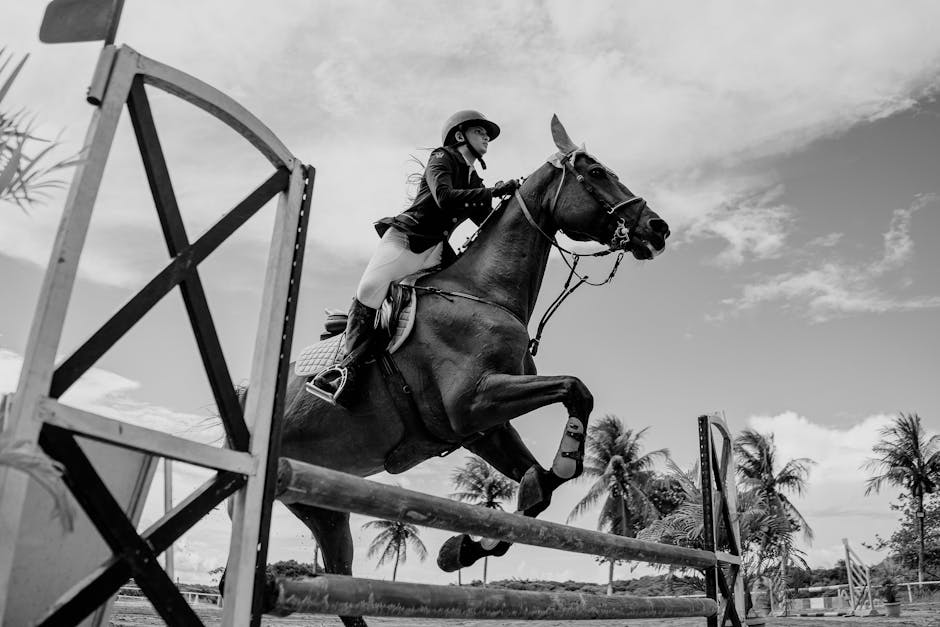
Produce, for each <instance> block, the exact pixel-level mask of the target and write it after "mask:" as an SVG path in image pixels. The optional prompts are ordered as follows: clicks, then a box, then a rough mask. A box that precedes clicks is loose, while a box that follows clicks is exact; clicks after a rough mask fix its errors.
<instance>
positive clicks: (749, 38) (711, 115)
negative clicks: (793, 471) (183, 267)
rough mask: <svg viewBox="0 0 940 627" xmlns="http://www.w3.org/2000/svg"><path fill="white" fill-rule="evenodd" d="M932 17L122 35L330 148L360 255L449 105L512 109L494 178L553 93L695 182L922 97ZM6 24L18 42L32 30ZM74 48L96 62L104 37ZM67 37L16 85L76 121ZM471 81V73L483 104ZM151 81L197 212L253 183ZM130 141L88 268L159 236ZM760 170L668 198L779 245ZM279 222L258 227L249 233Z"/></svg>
mask: <svg viewBox="0 0 940 627" xmlns="http://www.w3.org/2000/svg"><path fill="white" fill-rule="evenodd" d="M40 9H41V7H40V6H38V5H37V6H36V7H31V8H18V9H17V12H16V13H14V14H13V15H12V20H11V23H12V22H17V23H20V24H38V21H39V13H40ZM938 18H940V6H938V5H937V4H936V3H931V2H922V3H911V4H909V5H906V10H905V11H897V10H896V7H894V6H893V5H892V4H891V3H887V2H868V3H865V4H864V6H863V7H861V8H860V7H859V5H858V4H857V3H854V2H833V3H827V4H826V5H825V6H824V7H814V8H813V10H811V11H810V10H808V9H800V8H794V7H791V6H788V5H779V6H777V5H772V4H761V5H754V6H753V7H751V6H741V5H740V4H739V3H731V2H717V3H707V4H696V3H688V4H684V5H683V6H682V7H681V9H680V8H679V7H675V8H673V9H672V10H669V11H663V10H662V8H661V7H654V6H652V5H644V4H631V5H629V6H627V5H624V4H622V3H617V2H612V1H606V2H602V3H600V4H598V5H596V7H595V10H594V11H591V12H583V11H577V10H574V9H573V8H572V7H571V6H570V5H568V4H567V3H565V2H559V1H551V2H544V3H541V2H525V3H522V2H520V3H512V4H511V5H506V4H505V3H500V2H493V1H490V2H483V3H477V4H474V5H472V6H470V5H461V4H448V5H446V6H443V5H442V6H439V7H438V6H434V7H428V6H425V5H409V4H404V5H403V4H401V3H393V2H379V3H375V2H362V1H358V2H342V3H340V2H322V3H314V4H311V3H305V2H299V1H295V2H290V3H287V4H286V5H283V6H282V10H280V11H277V12H270V11H264V10H262V9H260V8H258V7H257V6H256V5H253V4H251V3H245V2H240V3H237V4H236V5H233V4H232V3H231V2H226V3H222V2H221V1H217V2H206V3H198V4H195V5H194V4H192V3H185V2H181V1H176V2H150V3H148V2H141V3H138V4H135V5H134V7H131V8H129V9H128V10H126V11H125V14H124V17H123V23H122V25H121V32H120V34H121V38H122V39H123V40H126V41H128V42H131V43H132V44H133V45H135V47H137V48H138V49H140V50H141V51H143V52H144V53H145V54H147V55H148V56H152V57H153V58H156V59H160V60H161V61H164V62H166V63H169V64H171V65H175V66H178V67H180V68H182V69H184V70H185V71H187V72H190V73H192V74H193V75H195V76H198V77H200V78H202V79H203V80H206V81H207V82H209V83H210V84H213V85H215V86H217V87H219V88H220V89H222V90H223V91H225V92H227V93H229V94H231V95H232V96H233V97H235V98H236V99H238V100H240V101H241V102H242V103H243V104H244V105H245V106H246V107H247V108H248V109H250V110H251V111H253V112H254V113H255V114H256V115H258V117H259V118H260V119H262V120H264V121H266V122H268V123H269V124H270V125H271V127H272V129H273V130H274V131H275V132H276V133H277V134H278V135H280V136H281V137H282V138H283V139H284V140H285V142H286V143H287V145H288V146H289V147H290V148H291V149H293V150H294V151H295V152H296V154H297V155H298V156H300V157H301V158H302V159H304V160H305V161H308V162H311V163H313V164H314V165H316V166H317V168H318V182H317V189H316V191H315V198H314V214H313V219H312V224H311V237H312V239H313V241H314V242H315V243H316V244H317V249H316V250H317V252H318V253H320V252H322V253H323V254H324V255H332V256H338V255H341V256H343V257H349V256H353V257H356V258H364V257H366V256H367V255H368V253H369V251H371V248H372V245H373V234H372V232H371V229H370V228H369V222H371V220H373V219H375V218H377V217H380V216H382V215H387V214H390V213H394V212H396V211H397V210H398V209H399V208H400V206H401V204H402V201H403V199H404V178H405V174H406V173H407V172H405V171H404V170H407V166H406V165H405V164H406V163H407V155H408V154H409V153H411V152H414V151H415V149H416V148H418V147H422V146H431V145H434V144H436V143H437V142H438V132H439V124H440V122H441V120H443V119H444V118H445V117H446V116H447V115H448V114H449V113H451V112H452V111H453V110H456V109H460V108H465V107H468V106H473V107H476V108H480V109H482V110H484V111H485V112H487V113H488V114H489V115H491V116H492V117H493V118H495V119H497V120H498V121H499V122H500V123H501V124H502V126H503V128H504V130H505V132H504V134H503V136H502V137H501V138H500V139H499V142H498V144H494V151H493V153H492V155H491V157H490V159H488V161H489V162H490V169H489V171H488V177H487V178H488V180H497V179H499V178H504V179H505V178H508V177H515V176H519V175H520V174H525V173H526V172H527V171H528V170H527V169H526V168H528V169H529V170H531V169H534V168H535V167H536V166H537V165H538V164H539V162H540V160H541V159H542V157H543V156H544V153H545V152H546V149H550V140H549V136H548V120H549V118H550V116H551V114H552V113H553V112H556V111H557V112H558V113H559V114H561V116H562V118H563V119H564V120H565V121H566V122H567V123H568V124H569V130H571V132H572V134H573V136H574V137H576V138H577V139H578V140H579V141H581V140H586V141H587V142H588V143H589V144H590V145H591V146H592V149H594V150H595V151H596V152H597V154H598V155H600V156H601V158H603V159H605V161H606V162H607V163H608V165H610V166H611V167H612V168H613V169H614V170H616V171H618V172H619V173H620V174H621V177H622V178H623V179H624V180H625V181H627V182H628V184H629V185H631V186H634V187H636V188H637V190H636V191H638V193H641V194H644V195H647V196H649V195H650V194H648V193H647V188H650V187H654V188H655V187H661V186H660V185H659V183H658V182H661V181H663V180H665V179H666V178H669V177H672V176H677V177H678V178H679V179H682V180H691V179H690V177H692V175H693V174H694V173H695V172H696V171H698V170H699V169H700V168H703V167H705V166H708V165H710V164H712V165H713V164H722V165H723V166H724V167H726V168H733V166H735V164H741V163H743V162H745V161H747V160H749V159H753V158H754V157H759V156H766V155H776V154H783V153H788V152H791V151H794V150H797V149H799V148H800V147H802V146H804V145H806V144H807V143H808V142H811V141H813V140H814V139H817V138H819V137H823V136H827V135H831V134H833V133H838V132H841V131H844V130H845V129H847V128H850V127H851V126H853V125H855V124H857V123H859V122H863V121H868V120H872V119H877V118H879V117H884V116H887V115H890V114H892V113H894V112H897V111H900V110H903V109H905V108H907V107H910V106H911V105H912V104H913V103H914V102H915V101H916V100H917V99H918V98H919V97H921V96H923V95H924V94H925V93H928V92H931V91H932V90H934V89H935V88H936V86H937V76H938V63H937V61H938V55H940V42H938V41H937V40H936V38H935V37H933V32H932V31H931V29H930V25H931V24H933V23H935V22H936V21H937V19H938ZM207 24H211V25H212V28H206V25H207ZM872 25H877V29H878V34H879V36H878V37H877V38H872V37H870V32H871V27H872ZM20 30H23V29H20ZM416 33H420V36H415V34H416ZM11 37H12V39H10V41H11V43H12V44H13V45H21V46H34V45H35V44H33V43H32V40H31V39H25V38H24V36H22V35H20V34H16V33H11ZM835 41H837V42H838V45H834V44H833V42H835ZM73 48H75V49H76V50H77V51H78V56H77V59H78V60H80V61H81V60H84V61H83V62H84V63H86V64H87V67H88V71H89V72H90V71H91V65H92V60H93V50H91V49H90V48H89V49H87V50H86V49H85V48H82V47H74V46H73ZM62 50H63V48H62V47H47V48H37V51H36V53H35V55H34V58H33V59H32V60H31V63H30V65H29V66H28V67H27V72H26V74H24V76H23V78H22V79H21V80H20V81H18V85H17V90H16V91H15V92H11V98H13V97H14V96H16V97H19V98H22V99H23V101H24V102H29V103H30V104H31V106H33V107H34V108H36V109H37V110H38V112H40V113H41V114H42V117H43V119H45V120H48V121H49V123H51V124H58V125H67V126H69V127H70V128H72V129H81V128H83V127H84V124H85V122H84V120H85V119H87V118H86V116H87V109H86V108H82V106H81V99H80V96H79V95H80V94H81V93H82V91H83V90H84V86H85V82H87V78H86V77H85V76H84V75H81V74H82V73H81V72H77V73H76V71H75V68H76V57H67V56H66V55H63V54H62ZM468 85H473V86H478V87H479V89H474V90H473V92H472V97H469V100H468ZM72 96H74V98H72ZM70 98H71V100H70ZM153 99H154V105H155V108H158V109H159V110H157V111H155V113H157V118H158V125H159V127H160V130H161V139H162V140H163V141H164V143H165V144H166V145H167V146H166V148H167V152H168V161H169V162H170V165H171V172H172V174H173V177H174V182H175V183H176V184H177V187H178V190H179V192H180V196H181V203H182V204H185V206H186V209H187V211H186V215H187V216H188V217H187V220H192V221H193V222H194V223H196V224H208V223H209V222H210V220H209V218H210V217H213V216H215V215H216V213H214V212H218V211H220V210H222V208H224V207H225V205H226V203H225V202H221V203H219V202H215V201H219V200H221V199H222V198H225V199H227V198H228V196H229V195H233V196H234V197H235V198H238V197H240V196H238V195H235V194H234V191H235V190H244V185H245V182H246V181H253V180H254V175H253V174H252V173H253V172H254V169H252V168H254V166H250V165H249V163H254V162H252V161H251V158H249V157H248V156H242V153H240V152H238V151H237V150H235V149H234V148H232V146H233V144H232V143H231V141H234V140H231V135H232V134H231V132H230V131H228V130H224V129H223V127H222V126H221V125H219V124H217V123H212V122H209V121H208V119H207V118H206V116H204V115H202V114H194V113H192V112H187V109H186V107H184V106H182V105H176V104H175V103H174V104H169V101H171V100H172V99H170V98H167V97H160V96H159V95H154V97H153ZM72 101H74V102H72ZM75 132H80V131H73V134H74V133H75ZM129 137H130V135H129V132H128V131H127V129H126V128H125V129H124V130H123V131H122V132H121V133H119V139H120V140H121V142H123V144H121V145H116V147H115V150H114V151H113V153H112V155H111V160H110V163H109V176H108V177H106V178H107V179H108V180H110V181H111V184H112V185H114V186H116V187H115V190H114V192H113V193H111V194H110V195H109V194H103V195H102V197H101V199H100V200H99V204H100V205H101V207H99V210H96V226H99V225H100V227H101V228H103V229H104V230H105V231H108V233H107V236H106V237H103V238H102V248H101V249H100V251H97V252H91V251H89V252H88V253H86V254H87V255H89V256H90V258H89V259H88V260H87V262H86V263H87V269H86V268H84V267H83V276H85V277H86V278H88V279H90V280H93V281H97V282H101V283H106V284H110V285H115V284H116V285H129V284H131V283H133V282H134V281H135V280H140V279H142V278H143V277H145V276H147V273H146V272H144V268H145V267H149V265H150V264H152V263H156V260H157V259H159V258H158V257H157V253H162V251H161V250H160V249H159V246H158V247H157V248H156V249H154V250H151V251H149V252H148V249H147V248H146V246H129V245H122V244H121V242H125V243H126V242H141V241H144V239H145V238H144V230H143V225H144V224H147V225H150V224H151V223H152V219H153V218H152V215H151V214H149V211H143V212H140V211H136V210H133V209H136V208H138V207H142V208H146V207H147V206H148V205H147V204H145V203H149V199H147V198H146V196H137V195H135V196H131V195H130V192H128V191H127V188H129V187H130V186H131V185H134V186H137V187H138V188H140V189H145V188H146V183H145V182H144V181H143V179H142V176H141V174H140V168H139V166H138V165H136V164H137V163H138V161H137V160H138V159H139V157H138V156H137V155H136V154H135V152H136V149H134V147H133V146H132V145H131V144H130V143H129V142H130V139H129ZM227 137H228V138H229V139H226V138H227ZM238 141H240V140H238ZM119 143H120V142H119ZM125 144H126V145H125ZM249 152H250V151H249ZM112 173H113V174H112ZM728 176H734V174H733V172H731V171H730V170H726V171H725V172H724V173H722V174H721V175H720V176H719V179H721V180H720V181H719V182H717V183H715V187H716V189H720V188H727V187H729V185H727V184H724V185H722V181H723V179H724V178H726V177H728ZM693 178H694V177H693ZM108 180H106V183H108ZM752 182H753V183H754V184H755V187H752V188H747V189H743V188H741V186H740V184H739V183H740V181H739V182H735V183H733V184H732V185H730V186H731V187H733V188H736V190H735V191H736V193H737V195H736V196H735V198H738V199H747V200H749V202H748V203H744V204H739V203H736V201H732V202H728V199H727V198H716V199H715V201H714V202H707V203H701V202H691V201H693V200H696V199H698V200H700V199H701V198H700V197H698V196H696V195H695V194H693V195H692V196H689V195H688V193H687V192H683V191H682V190H680V189H674V190H672V193H671V195H672V197H673V198H674V199H677V200H678V197H679V196H680V195H683V194H684V195H685V197H686V202H685V203H684V204H685V205H686V206H687V207H688V212H689V214H690V215H688V216H687V217H686V220H685V223H686V224H688V225H689V226H690V227H692V228H694V229H698V230H699V231H700V232H701V234H702V235H703V236H707V237H710V238H721V239H724V240H726V241H727V242H728V246H727V249H726V250H725V251H724V252H722V253H721V254H720V255H719V257H718V259H717V261H718V262H719V263H722V264H725V265H728V264H737V263H741V262H742V261H744V260H747V259H751V258H754V259H767V258H772V257H774V256H776V255H778V254H779V251H780V250H781V247H782V245H783V238H784V237H785V236H786V232H787V228H788V226H787V225H788V222H789V215H790V211H789V209H788V208H787V207H784V206H780V205H778V204H776V203H774V202H773V201H772V200H770V199H767V198H763V195H764V194H766V193H768V192H767V191H766V190H773V189H774V184H775V183H774V181H773V180H772V177H771V178H770V180H761V181H752ZM685 189H686V190H687V189H689V188H688V186H686V187H685ZM244 191H247V190H244ZM239 193H242V192H239ZM770 193H771V195H772V192H770ZM184 201H185V202H184ZM52 206H57V205H56V204H55V203H53V205H52ZM36 213H37V216H36V217H35V218H34V219H33V221H32V222H27V221H15V222H14V223H13V224H11V225H10V227H9V228H5V229H4V231H3V234H0V247H2V249H3V250H4V252H5V254H8V255H11V256H14V257H17V258H23V259H28V260H30V261H32V262H34V263H37V264H43V263H45V262H46V261H47V257H48V253H47V251H48V249H49V246H50V243H51V241H52V234H53V233H54V231H55V224H54V222H55V220H54V219H53V220H47V219H46V217H45V216H39V215H38V214H39V212H36ZM46 213H51V212H46ZM679 221H680V222H682V220H681V218H680V219H679ZM706 225H707V226H709V230H708V232H707V233H706V232H705V231H704V230H703V227H704V226H706ZM674 232H677V231H674ZM677 233H678V232H677ZM268 234H269V230H266V229H264V228H261V227H258V228H257V230H256V231H252V233H251V238H252V239H253V241H254V240H257V241H261V239H262V238H266V237H267V236H268ZM157 243H159V241H157ZM248 250H249V251H250V252H251V254H253V255H259V254H260V253H259V252H258V251H255V250H254V249H251V248H249V249H248ZM160 263H162V261H160Z"/></svg>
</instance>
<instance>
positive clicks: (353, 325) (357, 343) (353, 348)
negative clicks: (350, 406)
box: [307, 299, 377, 405]
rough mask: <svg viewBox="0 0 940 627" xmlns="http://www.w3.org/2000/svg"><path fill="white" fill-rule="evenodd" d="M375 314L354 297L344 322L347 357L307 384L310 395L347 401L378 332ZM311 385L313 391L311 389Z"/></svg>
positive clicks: (337, 401) (336, 400)
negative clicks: (376, 331)
mask: <svg viewBox="0 0 940 627" xmlns="http://www.w3.org/2000/svg"><path fill="white" fill-rule="evenodd" d="M375 315H376V310H375V309H372V308H371V307H368V306H366V305H363V304H362V303H360V302H359V300H358V299H353V304H352V307H350V309H349V319H348V320H347V321H346V357H344V358H343V360H342V361H341V362H339V363H338V364H336V365H335V366H333V367H332V368H327V369H326V370H324V371H323V372H321V373H320V374H318V375H317V376H315V377H314V378H313V381H311V382H310V383H308V384H307V388H308V390H309V391H310V392H311V393H312V394H315V395H316V396H321V397H325V398H328V400H332V401H333V402H334V403H339V404H340V405H346V404H347V402H348V401H349V399H350V398H351V397H352V394H351V393H352V392H353V391H354V390H355V387H356V378H357V375H358V371H359V368H360V366H361V365H362V363H363V362H364V361H365V360H366V358H367V357H368V356H369V354H370V353H371V352H372V344H373V339H374V338H375V336H376V335H377V334H376V333H375ZM311 387H314V388H316V390H311V389H310V388H311ZM318 392H322V394H320V393H318Z"/></svg>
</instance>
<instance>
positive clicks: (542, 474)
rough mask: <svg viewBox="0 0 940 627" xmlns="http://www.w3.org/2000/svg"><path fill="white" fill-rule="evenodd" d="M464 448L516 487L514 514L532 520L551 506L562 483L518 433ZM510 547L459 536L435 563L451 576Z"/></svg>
mask: <svg viewBox="0 0 940 627" xmlns="http://www.w3.org/2000/svg"><path fill="white" fill-rule="evenodd" d="M466 448H467V449H468V450H469V451H470V452H471V453H474V454H476V455H478V456H479V457H481V458H482V459H483V460H485V461H486V462H487V463H488V464H490V465H491V466H493V467H494V468H495V469H496V470H498V471H499V472H501V473H503V474H504V475H506V476H507V477H509V478H510V479H513V480H514V481H517V482H518V483H519V499H518V507H517V512H518V513H521V514H523V515H525V516H530V517H533V518H534V517H535V516H538V515H539V514H540V513H541V512H543V511H544V510H545V508H547V507H548V505H549V504H550V503H551V500H552V491H553V490H554V489H555V488H557V487H558V486H559V485H561V483H562V482H563V480H561V479H558V478H557V477H555V476H554V475H553V474H552V473H551V472H550V471H547V470H545V469H543V468H542V467H541V466H540V465H539V463H538V461H537V460H536V459H535V456H534V455H533V454H532V452H531V451H530V450H529V448H528V447H527V446H526V445H525V443H524V442H523V441H522V438H521V437H520V435H519V432H518V431H516V429H515V428H514V427H512V426H511V425H508V424H507V425H503V426H502V427H497V428H495V429H491V430H490V431H488V432H487V433H486V434H485V435H484V436H482V437H480V438H478V439H477V440H475V441H473V442H472V443H471V444H468V445H467V447H466ZM510 546H511V543H509V542H505V541H499V542H496V541H493V540H488V539H481V540H480V541H476V540H473V538H471V537H470V536H469V535H467V534H461V535H458V536H453V537H451V538H450V539H448V540H447V541H446V542H445V543H444V545H443V546H442V547H441V550H440V552H439V553H438V558H437V563H438V566H440V567H441V569H442V570H445V571H448V572H453V571H454V570H457V569H458V568H466V567H468V566H471V565H472V564H474V563H475V562H476V561H477V560H479V559H480V558H482V557H493V556H496V557H498V556H501V555H503V554H505V553H506V551H507V550H509V547H510Z"/></svg>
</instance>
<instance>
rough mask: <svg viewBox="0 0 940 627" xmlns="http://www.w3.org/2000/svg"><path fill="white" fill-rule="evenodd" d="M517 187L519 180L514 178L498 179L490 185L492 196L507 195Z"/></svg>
mask: <svg viewBox="0 0 940 627" xmlns="http://www.w3.org/2000/svg"><path fill="white" fill-rule="evenodd" d="M517 189H519V181H517V180H516V179H509V180H508V181H505V182H504V181H498V182H497V183H496V185H494V186H493V187H492V192H493V196H499V197H502V196H509V195H510V194H512V193H513V192H514V191H516V190H517Z"/></svg>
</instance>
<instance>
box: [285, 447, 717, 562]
mask: <svg viewBox="0 0 940 627" xmlns="http://www.w3.org/2000/svg"><path fill="white" fill-rule="evenodd" d="M275 494H276V497H277V498H278V499H279V500H281V501H282V502H284V503H288V504H289V503H304V504H306V505H314V506H318V507H324V508H326V509H332V510H336V511H345V512H352V513H356V514H363V515H366V516H373V517H375V518H381V519H384V520H398V521H402V522H408V523H413V524H416V525H422V526H424V527H433V528H435V529H444V530H446V531H458V532H463V533H470V534H477V535H482V536H484V537H487V538H493V539H497V540H506V541H508V542H520V543H522V544H529V545H532V546H541V547H546V548H550V549H559V550H562V551H570V552H573V553H587V554H589V555H601V556H604V557H607V558H612V559H618V560H635V561H640V562H653V563H656V564H673V565H676V566H685V567H688V568H713V567H715V565H716V558H715V554H714V553H711V552H708V551H702V550H699V549H688V548H684V547H679V546H673V545H669V544H657V543H655V542H644V541H642V540H637V539H635V538H625V537H623V536H615V535H611V534H607V533H601V532H599V531H591V530H589V529H579V528H577V527H569V526H567V525H562V524H560V523H555V522H551V521H547V520H538V519H536V518H526V517H523V516H520V515H518V514H510V513H507V512H501V511H499V510H494V509H487V508H483V507H474V506H473V505H467V504H464V503H459V502H456V501H451V500H449V499H445V498H441V497H437V496H430V495H428V494H422V493H420V492H414V491H412V490H406V489H404V488H398V487H395V486H388V485H385V484H381V483H377V482H375V481H369V480H368V479H362V478H360V477H354V476H352V475H349V474H346V473H342V472H338V471H335V470H329V469H327V468H321V467H319V466H314V465H311V464H305V463H303V462H299V461H296V460H293V459H288V458H281V460H280V465H279V467H278V482H277V488H276V491H275Z"/></svg>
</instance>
